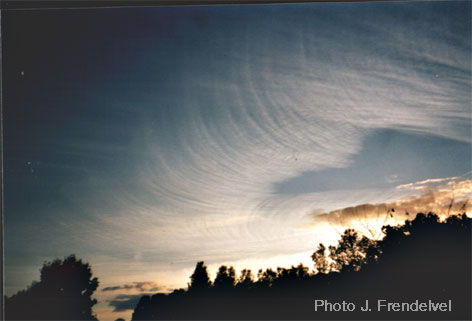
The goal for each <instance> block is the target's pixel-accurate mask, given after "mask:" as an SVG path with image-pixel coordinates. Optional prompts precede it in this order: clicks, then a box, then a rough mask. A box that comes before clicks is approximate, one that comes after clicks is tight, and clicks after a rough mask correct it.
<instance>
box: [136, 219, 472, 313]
mask: <svg viewBox="0 0 472 321" xmlns="http://www.w3.org/2000/svg"><path fill="white" fill-rule="evenodd" d="M471 221H472V220H471V219H470V218H468V217H467V216H466V215H465V214H462V215H456V216H451V217H449V218H448V219H447V220H445V221H442V222H441V221H440V220H439V218H438V216H436V215H434V214H432V213H429V214H427V215H425V214H421V213H420V214H418V215H416V217H415V219H413V220H410V221H406V222H405V224H404V225H401V226H397V227H391V226H386V227H384V228H383V232H384V234H385V237H384V238H383V239H382V240H380V241H374V240H370V239H368V238H367V237H362V236H360V235H359V234H358V233H357V232H356V231H354V230H351V229H348V230H346V231H345V232H344V234H343V235H342V237H341V239H340V241H339V243H338V245H337V246H330V247H328V248H326V247H325V246H324V245H323V244H320V245H319V246H318V248H317V249H316V251H315V252H314V253H313V255H312V259H313V261H314V267H315V269H314V272H310V271H309V268H308V267H305V266H303V265H302V264H299V265H298V266H292V267H291V268H288V269H287V268H277V270H272V269H266V270H265V271H263V270H259V271H258V273H257V280H255V277H254V275H253V273H252V271H250V270H247V269H246V270H243V271H241V273H240V277H239V278H236V273H235V271H234V268H232V267H227V266H221V267H220V268H219V270H218V273H217V275H216V278H215V280H214V282H211V281H210V278H209V276H208V272H207V268H206V266H205V265H204V262H198V263H197V265H196V268H195V272H194V273H193V274H192V276H191V282H190V283H189V285H188V289H187V290H184V289H178V290H174V291H173V292H172V293H170V294H162V293H158V294H155V295H152V296H149V295H146V296H143V297H142V298H141V299H140V301H139V303H138V304H137V306H136V308H135V309H134V312H133V317H132V320H162V319H166V320H169V319H193V320H195V319H226V320H229V319H246V320H249V319H266V320H269V319H299V320H301V319H323V320H326V319H332V320H334V319H359V320H365V319H370V320H376V319H410V320H412V319H429V320H435V319H448V320H457V319H461V320H462V319H470V318H471V309H470V302H471V271H472V266H471ZM316 300H318V301H316ZM366 300H368V302H369V308H370V309H371V311H362V310H361V307H364V306H366ZM379 300H381V301H379ZM382 300H384V301H382ZM343 302H344V308H345V310H346V309H352V307H354V309H353V311H334V310H336V309H337V308H340V307H342V306H343ZM336 303H337V304H336ZM379 303H380V304H381V306H380V310H378V304H379ZM388 303H392V305H390V311H388V310H387V308H388V306H387V304H388ZM425 307H426V308H425ZM330 309H331V311H330ZM401 309H403V310H406V311H401ZM421 309H427V310H435V311H418V310H421ZM440 309H442V310H446V311H440ZM449 309H450V311H449ZM341 310H342V309H341ZM395 310H397V311H395ZM415 310H416V311H415Z"/></svg>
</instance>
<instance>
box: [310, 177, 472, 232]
mask: <svg viewBox="0 0 472 321" xmlns="http://www.w3.org/2000/svg"><path fill="white" fill-rule="evenodd" d="M456 179H457V177H450V178H440V179H429V180H424V181H421V182H416V183H411V184H405V185H400V186H399V187H397V188H409V189H412V190H419V189H421V190H422V194H421V195H419V196H413V197H410V198H407V199H402V200H398V201H395V202H390V203H380V204H361V205H357V206H353V207H346V208H342V209H337V210H334V211H331V212H325V213H321V214H320V213H319V211H315V212H312V213H310V214H309V216H311V217H312V218H313V221H312V222H311V223H308V224H305V225H304V227H307V226H314V225H317V224H319V223H328V224H330V225H332V226H333V227H335V228H336V227H337V228H348V227H350V228H355V229H357V230H359V231H360V232H361V233H364V234H367V235H368V236H370V237H374V238H378V237H380V236H381V227H382V226H384V225H397V224H401V223H403V222H404V221H405V220H407V219H413V218H414V217H415V216H416V214H417V213H428V212H433V213H435V214H437V215H439V216H440V217H441V218H445V217H447V216H449V215H452V214H458V213H466V214H467V215H469V216H470V215H472V203H471V201H470V199H471V198H472V180H469V179H466V180H461V181H456ZM446 182H447V183H446ZM433 183H435V184H437V183H444V184H442V185H439V186H431V184H433Z"/></svg>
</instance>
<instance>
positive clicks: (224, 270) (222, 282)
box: [213, 265, 236, 290]
mask: <svg viewBox="0 0 472 321" xmlns="http://www.w3.org/2000/svg"><path fill="white" fill-rule="evenodd" d="M235 284H236V272H235V271H234V268H233V267H232V266H230V267H229V268H228V267H227V266H225V265H222V266H220V268H219V269H218V272H217V273H216V277H215V281H214V282H213V286H214V287H215V288H216V289H218V290H230V289H231V288H232V287H233V286H234V285H235Z"/></svg>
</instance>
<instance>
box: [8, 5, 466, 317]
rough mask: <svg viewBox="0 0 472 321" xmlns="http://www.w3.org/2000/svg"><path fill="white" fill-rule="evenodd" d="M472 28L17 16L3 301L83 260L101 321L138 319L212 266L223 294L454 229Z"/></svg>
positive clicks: (109, 11) (350, 10)
mask: <svg viewBox="0 0 472 321" xmlns="http://www.w3.org/2000/svg"><path fill="white" fill-rule="evenodd" d="M470 12H471V3H470V2H469V1H434V2H429V1H419V2H373V3H311V4H290V5H289V4H287V5H239V6H238V5H221V6H188V7H149V8H104V9H75V10H33V11H31V10H17V11H15V10H11V11H3V12H2V33H3V37H2V52H3V161H4V187H3V195H4V209H3V215H4V243H5V255H4V266H5V290H6V294H7V295H12V294H14V293H16V292H17V291H18V290H20V289H24V288H25V287H26V286H28V285H29V284H31V282H32V281H33V280H38V279H39V269H40V267H41V266H42V264H43V262H44V261H47V260H52V259H54V258H56V257H59V258H62V257H64V256H67V255H69V254H71V253H74V254H76V255H77V256H78V257H80V258H82V259H83V260H84V261H86V262H89V263H90V264H91V266H92V270H93V273H94V275H95V276H97V277H98V278H99V282H100V287H99V288H98V290H97V292H96V294H95V297H96V298H97V299H98V300H99V302H100V303H99V304H98V305H97V306H96V307H95V308H94V311H95V312H96V313H97V314H98V317H99V319H100V320H115V319H116V318H118V317H124V318H125V319H127V320H129V319H130V316H131V312H132V310H130V309H132V308H133V307H134V305H135V302H137V301H136V300H137V298H138V295H141V294H143V293H155V292H156V291H168V290H170V289H174V288H180V287H184V288H185V287H186V283H187V282H188V281H189V276H190V274H191V273H192V271H193V268H194V267H195V264H196V262H197V261H201V260H204V261H205V263H206V264H207V265H208V266H209V270H210V272H211V273H212V276H213V277H214V275H215V273H214V271H215V270H216V269H217V267H218V266H219V265H221V264H231V265H234V266H235V267H236V269H237V270H241V269H242V268H245V267H250V268H252V269H253V271H257V269H258V268H264V267H269V266H273V267H276V266H287V267H289V266H290V265H292V264H295V265H296V264H298V263H299V262H303V263H305V264H306V265H310V267H311V263H310V255H311V253H312V252H313V251H314V250H315V249H316V247H317V244H318V243H320V242H324V243H325V244H326V243H332V242H336V240H337V238H338V237H339V233H340V232H342V229H343V228H345V227H346V226H348V225H349V224H354V225H355V224H357V227H358V228H360V229H363V228H364V229H365V228H366V226H367V227H369V226H377V225H378V224H383V223H397V222H401V221H402V220H404V219H405V218H407V217H406V216H405V215H406V214H405V213H406V212H407V211H408V210H409V209H410V208H411V212H412V213H413V212H414V211H421V210H423V211H429V210H435V211H436V212H440V214H445V211H446V210H447V209H448V208H449V206H448V204H450V199H452V197H454V202H455V203H454V208H453V209H454V210H456V209H457V210H460V209H461V208H464V209H466V211H467V212H468V213H469V212H470V204H468V203H465V201H466V200H467V199H468V198H470V197H471V196H472V183H471V167H472V165H471V146H472V145H471V143H472V134H471V120H472V119H471V115H472V113H471V19H470ZM392 206H395V207H397V208H400V209H402V211H397V212H395V213H396V214H395V216H394V217H393V218H392V220H391V221H388V220H389V219H388V218H387V212H388V211H389V208H390V207H392ZM353 213H355V214H353ZM359 213H361V214H359ZM388 213H390V212H388ZM390 214H391V213H390ZM386 220H387V221H386ZM361 223H362V224H361ZM367 230H369V229H367ZM367 230H366V231H367ZM366 231H364V232H366Z"/></svg>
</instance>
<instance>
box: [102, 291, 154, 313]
mask: <svg viewBox="0 0 472 321" xmlns="http://www.w3.org/2000/svg"><path fill="white" fill-rule="evenodd" d="M144 295H152V294H151V293H140V294H119V295H117V296H115V297H114V298H113V299H111V300H108V301H107V302H108V305H109V306H111V307H113V312H122V311H127V310H133V309H134V308H135V307H136V305H137V304H138V302H139V300H140V299H141V297H142V296H144Z"/></svg>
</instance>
